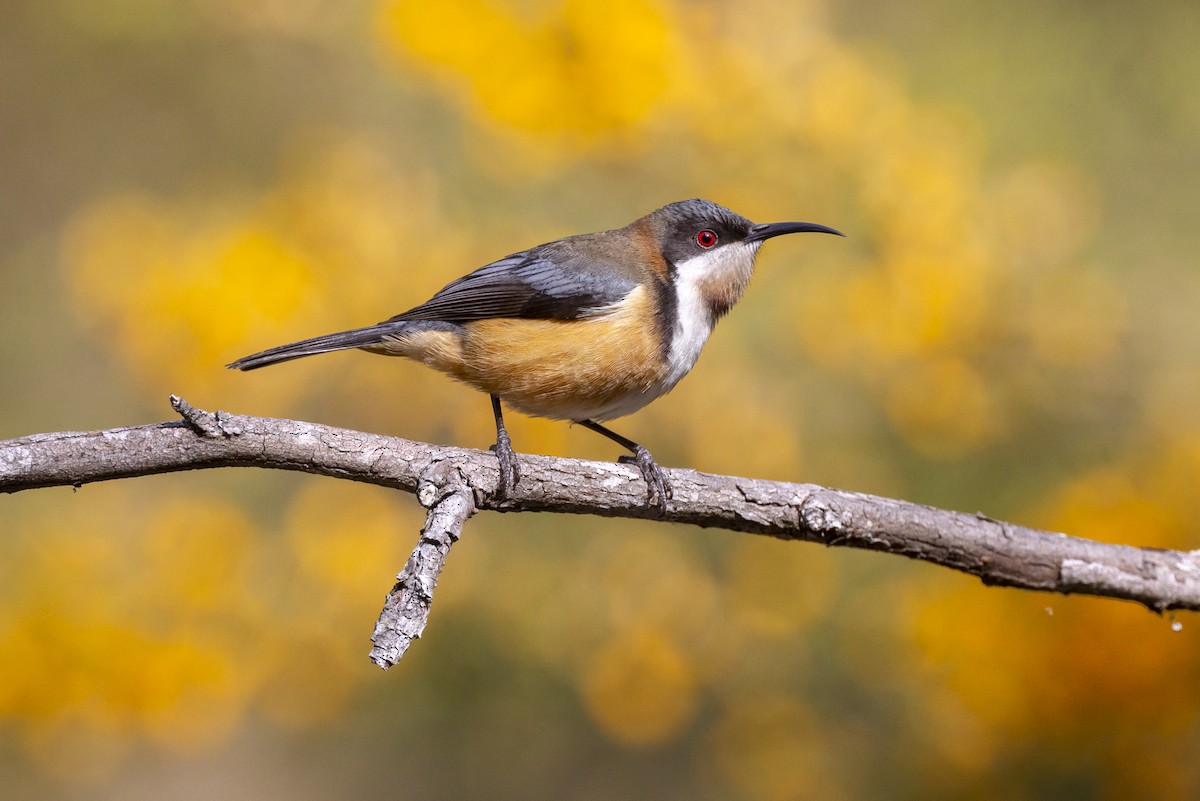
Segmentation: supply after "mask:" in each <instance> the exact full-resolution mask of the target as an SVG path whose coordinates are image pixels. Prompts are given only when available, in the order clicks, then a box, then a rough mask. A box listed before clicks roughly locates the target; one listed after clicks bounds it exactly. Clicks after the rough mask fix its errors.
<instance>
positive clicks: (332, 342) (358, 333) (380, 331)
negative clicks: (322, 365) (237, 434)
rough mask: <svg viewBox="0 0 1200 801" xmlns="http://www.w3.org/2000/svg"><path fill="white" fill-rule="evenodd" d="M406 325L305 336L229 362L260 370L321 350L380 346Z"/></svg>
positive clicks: (234, 367) (236, 367)
mask: <svg viewBox="0 0 1200 801" xmlns="http://www.w3.org/2000/svg"><path fill="white" fill-rule="evenodd" d="M403 328H404V323H395V322H386V323H379V324H377V325H371V326H367V327H366V328H355V329H353V330H352V331H339V332H338V333H336V334H325V335H324V336H320V337H313V338H312V339H302V340H300V341H299V342H292V343H290V344H287V345H280V346H278V347H275V348H269V349H267V350H264V351H262V352H260V353H252V354H251V355H249V356H243V357H242V358H240V359H238V360H237V361H235V362H231V363H230V364H228V365H226V366H227V367H229V368H230V369H231V370H257V369H258V368H259V367H266V366H268V365H271V364H279V363H280V362H287V361H291V360H292V359H299V358H302V357H304V356H315V355H316V354H318V353H329V352H330V351H334V350H348V349H349V348H361V347H363V346H364V345H377V344H379V343H380V342H383V340H384V337H386V336H388V335H392V336H395V335H396V334H398V333H400V331H401V330H402V329H403Z"/></svg>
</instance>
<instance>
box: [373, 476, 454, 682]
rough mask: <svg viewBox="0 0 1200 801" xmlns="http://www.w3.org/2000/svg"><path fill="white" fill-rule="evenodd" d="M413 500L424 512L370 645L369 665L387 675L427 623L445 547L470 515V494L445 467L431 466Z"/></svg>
mask: <svg viewBox="0 0 1200 801" xmlns="http://www.w3.org/2000/svg"><path fill="white" fill-rule="evenodd" d="M417 500H418V501H420V503H421V505H422V506H424V507H425V508H426V509H428V510H429V514H428V515H427V516H426V518H425V527H424V528H423V529H421V539H420V541H419V542H418V543H417V547H416V549H414V550H413V552H412V556H410V557H408V563H407V564H405V565H404V569H403V570H401V571H400V575H398V576H396V586H395V587H392V591H391V592H389V593H388V595H387V599H386V600H385V601H384V603H383V612H381V613H380V615H379V622H377V623H376V624H375V633H374V634H372V635H371V641H372V642H374V643H375V647H374V648H372V649H371V661H372V662H374V663H375V664H377V665H379V667H381V668H383V669H384V670H387V669H388V668H390V667H392V666H393V665H395V664H396V663H397V662H399V661H400V658H401V657H403V656H404V652H405V651H407V650H408V646H409V645H411V644H412V641H413V640H415V639H416V638H417V637H420V636H421V632H422V631H424V630H425V623H426V621H428V619H429V607H430V605H431V604H432V603H433V591H434V589H435V588H436V587H437V579H438V574H439V573H441V572H442V565H444V564H445V563H446V555H447V554H449V553H450V546H451V545H453V544H454V543H456V542H458V538H459V537H461V536H462V529H463V526H464V525H465V524H466V522H467V519H468V518H470V517H471V515H473V514H475V502H474V498H473V497H472V495H471V488H470V486H469V485H468V484H467V482H466V480H465V479H463V476H462V474H461V473H459V472H458V470H457V469H456V468H454V467H453V466H452V465H451V464H450V463H449V462H435V463H434V465H433V466H432V467H430V469H429V470H427V471H426V473H425V475H423V476H422V477H421V482H420V484H419V485H418V487H417Z"/></svg>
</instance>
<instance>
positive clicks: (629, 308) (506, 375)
mask: <svg viewBox="0 0 1200 801" xmlns="http://www.w3.org/2000/svg"><path fill="white" fill-rule="evenodd" d="M794 233H825V234H835V235H837V236H845V234H843V233H842V232H841V231H838V230H836V229H834V228H830V227H828V226H825V225H820V224H817V223H809V222H777V223H757V224H756V223H753V222H751V221H750V220H748V219H747V218H745V217H743V216H741V215H740V214H737V213H736V212H734V211H731V210H730V209H728V208H725V207H724V206H721V205H719V204H717V203H714V202H712V201H710V200H703V199H699V198H693V199H691V200H682V201H677V202H675V203H669V204H667V205H666V206H663V207H662V208H659V209H656V210H654V211H652V212H650V213H649V214H646V215H645V216H643V217H640V218H638V219H636V220H634V221H633V222H632V223H630V224H629V225H626V226H625V227H623V228H616V229H613V230H609V231H601V232H598V233H589V234H578V235H575V236H568V237H564V238H562V239H557V240H555V241H553V242H547V243H545V244H542V245H538V246H536V247H532V248H529V249H528V250H522V251H520V252H518V253H513V254H512V255H509V256H505V257H504V258H502V259H500V260H498V261H494V262H492V263H490V264H486V265H484V266H483V267H480V268H479V269H477V270H475V271H474V272H471V273H468V274H467V275H464V276H463V277H461V278H459V279H457V280H455V281H452V282H450V283H449V284H447V285H446V286H445V287H443V288H442V289H441V291H439V292H437V293H436V294H435V295H434V296H433V297H432V298H430V299H429V300H427V301H425V302H424V303H422V304H421V305H419V306H416V307H414V308H412V309H409V310H408V311H406V312H403V313H401V314H397V315H396V316H395V317H391V318H389V319H387V320H384V321H383V322H380V323H376V324H375V325H369V326H366V327H364V328H354V329H351V330H348V331H340V332H337V333H333V334H325V335H323V336H318V337H313V338H311V339H304V340H300V341H299V342H292V343H289V344H287V345H280V346H278V347H274V348H270V349H268V350H264V351H261V352H259V353H254V354H251V355H249V356H245V357H243V358H241V359H237V360H236V361H234V362H232V363H230V364H229V365H227V366H228V367H229V368H231V369H234V370H256V369H258V368H260V367H266V366H267V365H272V364H278V363H280V362H286V361H290V360H292V359H299V358H302V357H305V356H313V355H316V354H318V353H328V352H331V351H340V350H348V349H352V348H358V349H361V350H364V351H367V352H370V353H377V354H383V355H387V356H403V357H406V358H408V359H412V360H415V361H418V362H421V363H423V364H425V365H427V366H429V367H432V368H434V369H435V370H440V371H441V372H443V373H446V374H448V375H450V376H451V377H452V378H454V379H457V380H458V381H461V382H463V383H465V384H468V385H470V386H472V387H474V388H475V389H478V390H480V391H481V392H484V393H486V394H487V395H489V396H490V397H491V402H492V414H493V416H494V418H495V424H496V444H495V445H493V446H492V448H491V449H492V450H493V451H494V452H495V454H496V457H497V460H498V462H499V473H500V476H499V482H498V485H497V488H496V491H495V497H496V499H497V500H498V501H504V500H505V499H508V498H509V497H510V496H511V495H512V494H513V492H514V491H515V488H516V485H517V483H518V481H520V469H519V465H518V461H517V458H516V454H515V452H514V451H513V447H512V440H511V438H510V437H509V434H508V431H507V429H506V427H505V424H504V416H503V407H504V406H508V407H511V408H513V409H516V410H517V411H519V412H522V413H524V414H527V415H530V416H533V417H544V418H550V419H552V420H566V421H569V422H572V423H576V424H578V425H581V426H583V427H584V428H587V429H589V430H591V431H594V432H596V433H598V434H601V435H602V436H604V437H607V438H608V439H610V440H612V441H613V442H615V443H617V444H618V445H620V446H621V447H622V448H624V449H626V450H628V451H629V455H626V456H622V457H621V458H620V461H622V462H626V463H633V464H635V465H636V466H637V467H638V469H639V470H640V472H641V474H642V477H643V479H644V481H645V482H646V487H647V497H646V503H647V506H648V507H651V506H653V505H654V504H657V506H658V508H659V509H660V510H661V512H662V513H664V514H665V513H666V512H667V511H668V509H669V501H670V498H671V485H670V482H669V480H668V478H667V476H666V474H665V473H664V472H663V470H662V469H661V468H660V467H659V466H658V464H657V462H655V460H654V458H653V456H651V454H650V451H649V450H648V449H647V448H645V447H644V446H643V445H641V444H639V443H637V442H634V441H633V440H631V439H628V438H626V437H624V436H622V435H620V434H618V433H616V432H615V431H612V430H611V429H609V428H607V427H606V426H604V425H602V423H605V422H608V421H610V420H614V419H616V418H619V417H624V416H626V415H629V414H631V413H633V412H636V411H638V410H639V409H641V408H642V407H644V406H646V404H648V403H650V402H651V401H654V400H656V399H657V398H660V397H662V396H663V395H665V394H666V393H668V392H670V391H671V390H672V389H674V387H675V385H676V384H678V383H679V381H680V380H681V379H682V378H683V377H684V376H685V375H687V374H688V372H690V371H691V369H692V367H693V365H695V363H696V360H697V358H699V356H700V351H701V349H702V348H703V347H704V344H705V343H706V342H707V341H708V337H709V334H710V333H712V330H713V327H714V326H715V325H716V323H717V321H718V320H720V319H721V318H722V317H724V316H725V314H726V313H727V312H728V311H729V310H730V309H731V308H732V307H733V305H734V304H735V303H737V302H738V300H739V299H740V298H741V297H742V293H743V292H744V291H745V289H746V286H747V284H748V283H749V281H750V276H751V274H752V273H753V271H754V262H755V257H756V256H757V254H758V250H759V248H760V247H761V246H762V243H763V242H765V241H766V240H768V239H771V238H773V237H776V236H780V235H783V234H794Z"/></svg>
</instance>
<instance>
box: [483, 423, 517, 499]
mask: <svg viewBox="0 0 1200 801" xmlns="http://www.w3.org/2000/svg"><path fill="white" fill-rule="evenodd" d="M489 450H491V451H492V452H494V453H495V454H496V461H498V462H499V463H500V483H498V484H497V485H496V500H500V501H503V500H505V499H507V498H508V497H510V496H511V495H512V493H513V490H515V489H516V488H517V482H518V481H520V480H521V469H520V467H518V465H517V454H516V453H515V452H513V448H512V440H511V439H509V436H508V432H507V431H504V430H501V431H499V432H498V433H497V434H496V444H495V445H493V446H492V447H491V448H490V449H489Z"/></svg>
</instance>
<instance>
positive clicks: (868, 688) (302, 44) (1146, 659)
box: [0, 0, 1200, 801]
mask: <svg viewBox="0 0 1200 801" xmlns="http://www.w3.org/2000/svg"><path fill="white" fill-rule="evenodd" d="M1197 41H1200V7H1198V6H1197V5H1196V4H1195V3H1189V2H1175V3H1170V2H1162V3H1153V4H1151V5H1150V6H1149V7H1146V8H1145V9H1144V10H1143V11H1140V12H1138V13H1131V12H1130V9H1129V7H1128V5H1127V4H1118V3H1115V2H1107V1H1106V0H1102V2H1098V3H1089V4H1083V3H1075V2H1070V1H1069V0H1049V1H1048V2H1040V3H1035V2H1032V0H1014V1H1013V2H1009V3H1004V4H988V3H973V4H962V3H951V2H948V0H921V1H920V2H917V3H910V4H893V5H884V6H881V5H880V4H875V3H870V2H865V0H847V2H842V3H834V2H829V3H823V2H819V1H818V0H791V1H790V2H786V3H785V2H780V1H779V0H775V1H774V2H770V1H768V0H737V1H736V2H735V0H708V1H707V2H687V0H441V1H439V2H431V1H430V0H343V2H333V0H300V1H298V2H291V3H281V2H277V0H179V1H178V2H170V3H167V2H153V0H104V2H99V3H94V2H87V1H86V0H37V1H36V2H34V0H14V1H13V2H9V3H7V4H6V7H5V11H4V24H3V25H0V276H2V277H3V291H2V292H0V333H2V334H3V337H4V341H5V343H6V346H5V347H3V348H0V381H2V382H3V388H4V391H3V392H2V393H0V437H3V438H8V437H16V436H21V435H25V434H30V433H35V432H40V431H56V430H87V429H93V428H105V427H112V426H119V425H129V424H134V423H141V422H150V421H157V420H162V419H168V418H170V417H171V415H170V413H169V409H168V406H167V403H166V399H167V395H168V393H177V394H180V395H182V396H183V397H185V398H187V399H188V400H189V401H191V402H192V403H193V404H195V405H197V406H200V407H202V408H208V409H217V408H220V409H227V410H230V411H235V412H241V413H246V414H256V415H265V416H280V417H299V418H304V419H312V420H317V421H321V422H324V423H329V424H333V425H340V426H347V427H352V428H359V429H364V430H370V431H377V432H383V433H391V434H396V435H400V436H405V437H409V438H414V439H426V440H431V441H434V442H443V443H451V444H457V445H466V446H476V447H485V446H486V445H488V444H489V443H490V442H491V441H492V437H493V431H492V430H491V420H490V415H489V414H488V404H487V401H486V399H485V398H483V397H482V396H480V395H477V394H475V393H474V392H473V391H471V390H469V389H466V388H464V387H461V386H458V385H455V384H453V383H451V382H450V381H448V380H446V379H445V378H443V377H441V376H438V375H434V374H430V373H429V372H428V371H426V370H425V369H424V368H422V367H420V366H418V365H415V364H411V363H407V362H401V361H399V360H391V359H383V358H378V357H370V356H367V355H365V354H359V353H348V354H336V355H331V356H326V357H321V358H318V359H313V360H306V361H303V362H297V363H293V364H288V365H285V366H281V367H278V368H272V369H271V370H264V371H261V372H255V373H253V374H233V373H231V372H229V371H227V370H225V369H224V367H223V365H224V364H225V363H226V362H228V361H230V360H232V359H234V358H236V357H238V356H242V355H244V354H246V353H249V352H251V351H255V350H258V349H261V348H264V347H268V346H271V345H276V344H279V343H282V342H287V341H291V340H294V339H299V338H302V337H305V336H310V335H314V334H318V333H325V332H328V331H332V330H338V329H342V328H348V327H353V326H357V325H363V324H369V323H372V322H375V321H377V320H379V319H383V318H386V317H388V316H390V315H392V314H395V313H397V312H399V311H402V310H404V309H406V308H408V307H410V306H412V305H415V304H416V303H419V302H421V301H422V300H424V299H425V298H427V297H428V296H429V295H430V294H431V293H432V292H433V291H435V290H436V289H438V288H439V287H441V286H442V285H443V284H445V283H446V282H447V281H449V280H451V279H452V278H455V277H457V276H459V275H461V274H462V273H464V272H466V271H468V270H470V269H472V268H474V267H476V266H479V265H481V264H483V263H485V262H488V261H491V260H493V259H495V258H498V257H500V256H503V255H505V254H507V253H510V252H513V251H516V250H520V249H523V248H525V247H528V246H531V245H534V244H537V243H539V242H543V241H546V240H549V239H553V238H556V237H559V236H563V235H566V234H569V233H576V232H581V231H590V230H600V229H604V228H610V227H615V226H620V225H624V224H625V223H627V222H629V221H630V220H632V219H633V218H635V217H637V216H639V215H641V214H644V213H645V212H647V211H649V210H651V209H653V208H656V207H658V206H660V205H662V204H664V203H667V202H670V201H673V200H678V199H682V198H686V197H692V196H702V197H708V198H710V199H712V200H716V201H718V202H720V203H723V204H725V205H728V206H730V207H731V208H733V209H735V210H737V211H739V212H741V213H743V214H745V215H747V216H749V217H751V218H752V219H755V220H758V221H773V220H790V219H805V220H813V221H817V222H821V223H825V224H828V225H832V226H835V227H837V228H840V229H842V230H844V231H846V232H847V233H848V234H849V238H848V239H847V240H845V241H841V240H835V239H833V238H831V237H813V238H801V237H794V238H786V239H783V240H779V241H775V242H772V243H770V244H769V245H768V246H767V247H766V248H764V251H763V253H762V255H761V257H760V259H759V271H758V275H757V276H756V277H755V279H754V281H753V283H752V285H751V287H750V289H749V291H748V293H747V295H746V297H745V299H744V300H743V301H742V303H741V304H740V305H739V306H738V307H737V308H736V309H735V310H734V311H733V312H732V314H731V315H730V316H729V318H728V319H727V320H725V321H723V322H722V323H721V324H720V325H719V326H718V329H717V331H716V332H715V334H714V337H713V339H712V341H711V342H710V344H709V346H708V348H707V349H706V352H705V354H704V356H703V357H702V358H701V360H700V362H699V365H698V367H697V369H696V370H695V371H694V372H693V374H692V375H691V376H689V377H688V378H687V380H685V381H684V382H683V383H682V384H681V385H680V386H679V387H678V388H677V389H676V390H675V392H674V393H673V394H672V395H670V396H668V397H667V398H664V399H662V400H660V401H659V402H657V403H656V404H654V405H653V406H651V407H650V408H648V409H646V410H644V411H642V412H640V413H638V414H637V415H635V416H633V417H631V418H629V419H627V420H623V421H618V422H617V423H616V424H614V425H615V427H616V428H617V429H618V430H620V431H621V432H623V433H626V434H627V435H629V436H631V437H633V438H635V439H638V440H640V441H642V442H644V443H646V444H647V445H648V446H649V447H650V448H651V449H652V450H653V452H654V453H655V454H656V456H657V457H658V458H659V460H660V462H662V463H664V464H666V465H679V466H687V467H693V468H696V469H700V470H705V471H709V472H717V473H734V474H743V475H752V476H757V477H763V478H774V479H782V480H792V481H807V482H816V483H822V484H829V485H834V486H839V487H844V488H847V489H854V490H861V491H867V492H874V493H880V494H886V495H892V496H896V497H902V498H906V499H909V500H914V501H920V502H926V503H933V504H938V505H943V506H947V507H951V508H956V509H962V510H967V511H974V510H980V511H983V512H986V513H987V514H989V515H992V516H994V517H998V518H1006V519H1012V520H1015V521H1018V522H1022V523H1025V524H1030V525H1035V526H1040V527H1046V528H1051V529H1054V530H1061V531H1067V532H1070V533H1073V534H1078V535H1081V536H1087V537H1092V538H1097V539H1102V540H1106V541H1113V542H1125V543H1131V544H1137V545H1151V546H1160V547H1172V548H1195V547H1198V546H1200V502H1198V501H1197V498H1198V497H1200V494H1198V493H1197V487H1198V486H1200V373H1198V371H1197V364H1198V363H1200V359H1198V357H1200V315H1198V314H1197V313H1196V312H1197V307H1198V306H1200V256H1198V254H1200V190H1197V185H1198V181H1197V177H1198V176H1200V103H1198V102H1197V100H1196V94H1195V92H1196V86H1198V85H1200V49H1198V48H1196V47H1195V43H1196V42H1197ZM510 425H511V430H512V433H513V438H514V442H515V444H516V446H517V449H518V450H524V451H529V452H538V453H553V454H560V455H572V456H580V457H588V458H601V459H612V458H615V457H616V456H617V455H618V454H617V453H616V452H615V450H614V448H613V447H611V446H610V445H609V444H606V443H605V442H603V441H602V440H600V438H598V437H595V436H594V435H591V434H589V433H588V432H584V431H581V430H579V429H577V428H571V427H569V426H566V425H564V424H561V423H548V422H545V421H536V420H528V419H522V418H520V417H519V416H517V415H515V414H514V415H512V416H511V419H510ZM421 519H422V516H421V514H420V509H419V508H418V507H417V505H416V504H415V502H414V501H413V500H412V499H410V498H407V497H397V496H396V494H395V493H389V492H386V491H384V490H380V489H376V488H370V487H361V486H351V485H349V484H348V483H346V482H336V481H332V480H330V479H321V478H310V477H303V476H292V475H276V474H270V473H253V472H248V471H232V470H221V471H204V472H199V473H193V474H180V475H173V476H162V477H153V478H147V479H139V480H135V481H124V482H117V483H113V484H108V485H88V486H85V487H83V488H82V489H80V490H79V491H76V492H72V491H71V490H68V489H56V490H41V491H37V492H28V493H21V494H18V495H15V496H10V497H5V498H3V499H0V765H3V774H4V781H3V782H2V783H0V797H5V798H30V797H37V798H47V799H55V798H63V799H68V798H83V797H86V798H121V799H138V798H161V797H169V798H182V799H188V798H213V797H222V798H289V799H316V798H330V797H335V798H337V797H342V798H346V797H354V796H359V795H367V794H370V795H371V796H372V797H379V796H383V797H397V798H400V797H403V798H444V799H464V800H467V799H485V798H486V799H496V798H513V799H529V800H533V799H542V798H545V799H559V798H564V797H567V798H576V799H601V798H653V799H744V800H745V801H804V800H806V799H821V800H822V801H837V800H838V799H860V798H861V799H865V798H889V799H941V798H946V799H951V798H963V797H971V798H979V799H997V800H998V801H999V800H1004V799H1029V798H1044V799H1064V800H1068V801H1069V800H1071V799H1127V798H1153V799H1189V798H1197V797H1200V762H1198V761H1197V760H1196V758H1195V755H1196V754H1197V753H1198V752H1200V696H1198V695H1197V693H1196V692H1195V691H1194V688H1195V687H1196V685H1197V681H1198V680H1200V624H1197V622H1196V621H1195V619H1194V618H1193V617H1191V616H1186V615H1184V616H1180V617H1178V618H1168V619H1161V618H1157V617H1154V616H1153V615H1150V614H1147V613H1146V612H1145V611H1143V610H1140V609H1138V608H1135V607H1133V606H1132V605H1127V604H1120V603H1114V602H1104V601H1097V600H1091V599H1076V598H1062V597H1057V596H1035V595H1031V594H1023V593H1018V592H1015V591H1010V590H1003V589H988V588H984V587H982V586H981V585H979V584H978V582H976V581H974V580H971V579H967V578H964V577H961V576H958V575H954V574H951V573H949V572H948V571H943V570H938V569H935V568H932V567H929V566H926V565H918V564H910V563H906V562H904V561H902V560H900V559H897V558H889V557H881V556H879V555H875V554H864V553H852V552H851V553H848V552H841V551H828V550H822V549H819V548H817V547H814V546H810V545H803V544H789V543H780V542H774V541H766V540H760V539H757V538H752V537H749V536H745V535H731V534H725V533H720V532H709V531H701V530H693V529H687V528H682V527H667V526H661V525H653V524H640V523H631V522H627V521H609V520H593V519H587V518H574V517H553V516H541V517H533V516H515V517H514V516H508V517H506V516H499V515H483V516H480V517H477V518H476V519H474V520H473V521H472V522H471V523H470V524H469V525H468V528H467V531H466V535H465V537H464V539H463V541H462V542H461V543H460V544H459V545H458V547H457V548H456V549H455V552H454V553H452V554H451V558H450V561H449V564H448V567H447V570H446V572H445V573H444V574H443V577H442V581H441V584H440V586H439V589H438V597H437V599H436V602H435V604H434V610H433V616H432V620H431V624H430V627H429V629H428V631H427V636H426V637H425V639H424V640H422V641H420V642H419V643H417V645H416V646H415V647H414V648H413V650H412V651H411V652H410V654H409V655H408V656H407V657H406V659H405V660H404V662H402V663H401V665H400V666H399V667H398V668H397V669H395V670H393V671H392V672H391V673H389V674H387V675H382V674H380V673H379V671H378V670H377V669H376V668H374V667H373V666H371V665H370V664H369V663H368V661H367V659H366V652H367V650H368V648H369V642H368V637H369V634H370V632H371V627H372V623H373V621H374V618H375V615H376V614H377V612H378V608H379V606H380V602H381V600H382V598H383V595H384V593H385V592H386V591H387V590H388V589H389V588H390V586H391V584H392V575H393V574H394V573H395V572H396V571H397V570H398V569H399V568H400V567H401V566H402V565H403V562H404V559H405V558H406V556H407V553H408V551H409V550H410V549H411V547H412V546H413V544H414V543H415V538H416V534H417V531H418V529H419V527H420V524H421ZM1173 623H1174V624H1176V625H1172V624H1173Z"/></svg>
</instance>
